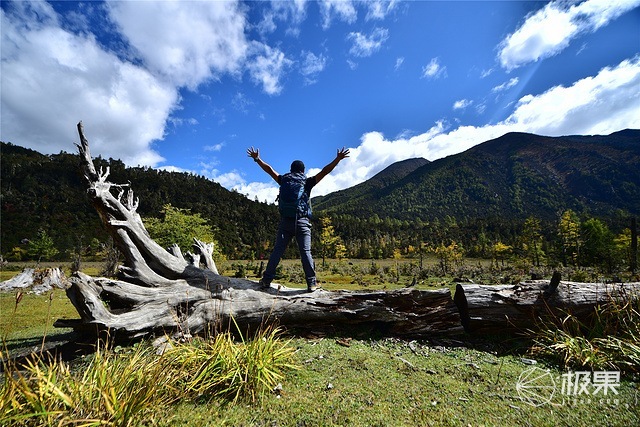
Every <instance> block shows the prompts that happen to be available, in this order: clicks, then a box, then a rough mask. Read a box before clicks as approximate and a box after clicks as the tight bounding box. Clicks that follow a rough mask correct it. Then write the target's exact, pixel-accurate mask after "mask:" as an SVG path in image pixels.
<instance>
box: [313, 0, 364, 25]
mask: <svg viewBox="0 0 640 427" xmlns="http://www.w3.org/2000/svg"><path fill="white" fill-rule="evenodd" d="M318 6H320V14H321V15H322V28H324V29H325V30H326V29H327V28H329V27H330V26H331V22H332V20H333V19H334V18H335V17H337V18H338V19H340V20H342V21H344V22H346V23H348V24H353V23H354V22H356V19H358V12H357V11H356V8H355V6H354V4H353V2H352V1H350V0H321V1H320V2H319V3H318Z"/></svg>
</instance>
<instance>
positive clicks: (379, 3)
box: [365, 0, 398, 21]
mask: <svg viewBox="0 0 640 427" xmlns="http://www.w3.org/2000/svg"><path fill="white" fill-rule="evenodd" d="M397 4H398V2H397V1H395V0H391V1H383V0H369V1H367V2H365V5H366V7H367V8H368V9H369V10H368V11H367V16H366V18H365V19H366V20H367V21H369V20H372V19H380V20H382V19H384V18H386V17H387V15H388V14H389V13H391V11H392V10H393V9H395V7H396V5H397Z"/></svg>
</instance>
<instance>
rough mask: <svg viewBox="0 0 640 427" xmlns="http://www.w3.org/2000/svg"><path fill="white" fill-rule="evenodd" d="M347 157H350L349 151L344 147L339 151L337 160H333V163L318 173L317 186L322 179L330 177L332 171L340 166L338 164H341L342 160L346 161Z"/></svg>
mask: <svg viewBox="0 0 640 427" xmlns="http://www.w3.org/2000/svg"><path fill="white" fill-rule="evenodd" d="M345 157H349V149H348V148H344V147H342V148H340V149H339V150H338V154H336V158H335V159H333V161H332V162H331V163H329V164H328V165H327V166H325V167H323V168H322V170H321V171H320V172H319V173H318V175H316V184H317V183H319V182H320V180H321V179H322V178H324V177H325V176H327V175H329V174H330V173H331V171H332V170H333V169H334V168H335V167H336V166H338V163H340V160H342V159H344V158H345Z"/></svg>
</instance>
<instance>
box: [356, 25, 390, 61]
mask: <svg viewBox="0 0 640 427" xmlns="http://www.w3.org/2000/svg"><path fill="white" fill-rule="evenodd" d="M388 38H389V30H387V29H386V28H375V29H374V30H373V31H372V32H371V34H362V33H358V32H353V33H349V35H348V36H347V39H348V40H350V41H351V43H352V45H351V49H349V53H350V54H351V55H353V56H357V57H360V58H364V57H367V56H371V55H373V54H374V53H375V52H377V51H378V50H380V48H381V47H382V45H383V44H384V42H386V41H387V39H388Z"/></svg>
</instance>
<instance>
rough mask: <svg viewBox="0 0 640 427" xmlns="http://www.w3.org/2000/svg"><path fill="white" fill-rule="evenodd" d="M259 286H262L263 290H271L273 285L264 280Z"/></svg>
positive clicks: (261, 280)
mask: <svg viewBox="0 0 640 427" xmlns="http://www.w3.org/2000/svg"><path fill="white" fill-rule="evenodd" d="M258 284H259V285H260V288H262V289H269V288H270V287H271V283H267V282H265V281H264V279H260V281H259V282H258Z"/></svg>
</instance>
